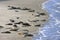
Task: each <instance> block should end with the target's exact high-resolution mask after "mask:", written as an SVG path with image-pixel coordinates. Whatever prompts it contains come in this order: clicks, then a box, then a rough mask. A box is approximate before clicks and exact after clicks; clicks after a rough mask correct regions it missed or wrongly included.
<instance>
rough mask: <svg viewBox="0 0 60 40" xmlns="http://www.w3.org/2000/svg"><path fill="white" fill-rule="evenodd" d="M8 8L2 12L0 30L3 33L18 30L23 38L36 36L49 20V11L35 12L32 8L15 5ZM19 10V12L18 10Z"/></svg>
mask: <svg viewBox="0 0 60 40" xmlns="http://www.w3.org/2000/svg"><path fill="white" fill-rule="evenodd" d="M7 7H8V10H7V11H4V12H3V13H0V15H1V17H0V18H1V19H0V20H1V21H0V22H1V23H2V24H4V25H5V26H3V25H1V23H0V25H1V26H0V30H1V29H2V30H3V29H5V30H6V31H4V30H3V31H1V33H2V34H12V32H16V33H17V34H18V35H20V36H21V37H22V38H27V37H29V38H32V37H34V35H35V33H36V30H38V29H39V27H40V28H41V27H42V25H44V23H46V22H47V20H48V14H47V13H44V12H42V13H39V12H35V10H32V9H31V8H20V7H15V6H7ZM13 10H14V12H12V11H13ZM16 11H18V12H16Z"/></svg>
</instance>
